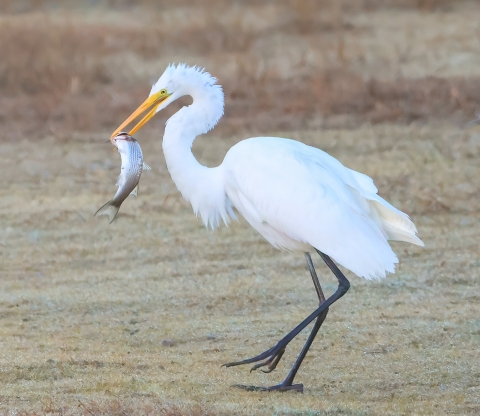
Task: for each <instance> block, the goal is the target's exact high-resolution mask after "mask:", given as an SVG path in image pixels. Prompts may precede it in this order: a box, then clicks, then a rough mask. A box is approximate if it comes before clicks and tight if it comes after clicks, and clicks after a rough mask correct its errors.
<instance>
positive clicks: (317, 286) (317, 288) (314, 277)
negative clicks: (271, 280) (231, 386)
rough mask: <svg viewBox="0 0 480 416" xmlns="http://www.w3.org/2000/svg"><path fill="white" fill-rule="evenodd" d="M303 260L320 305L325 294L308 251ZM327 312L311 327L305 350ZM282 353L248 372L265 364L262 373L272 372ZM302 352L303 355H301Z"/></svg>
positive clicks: (301, 359) (300, 356)
mask: <svg viewBox="0 0 480 416" xmlns="http://www.w3.org/2000/svg"><path fill="white" fill-rule="evenodd" d="M305 260H306V261H307V266H308V269H309V270H310V275H311V276H312V281H313V285H314V286H315V291H316V292H317V296H318V302H319V305H321V304H322V303H323V302H325V295H324V294H323V290H322V286H321V285H320V281H319V280H318V276H317V272H316V271H315V267H314V265H313V261H312V257H311V256H310V253H308V252H306V253H305ZM327 313H328V309H327V312H326V313H325V316H324V317H323V319H321V323H320V324H319V325H318V328H315V326H314V327H313V328H312V332H311V333H310V337H312V339H311V340H310V337H309V339H308V340H307V342H306V343H305V346H306V345H307V344H308V347H307V351H308V348H309V347H310V345H311V343H312V341H313V338H315V335H316V333H317V332H318V330H319V329H320V326H322V323H323V321H324V320H325V318H326V316H327ZM318 321H319V318H317V322H318ZM307 351H305V353H303V350H302V352H301V353H300V355H299V357H298V358H297V362H296V363H295V365H294V367H295V366H296V365H297V364H299V365H298V367H300V364H301V362H302V361H303V358H304V356H305V354H306V353H307ZM284 353H285V350H283V351H279V352H278V353H277V355H276V356H274V357H271V358H269V359H268V360H265V361H263V362H261V363H258V364H255V365H254V366H253V367H252V368H251V369H250V372H252V371H254V370H257V369H258V368H261V367H265V366H267V370H263V369H262V371H263V372H264V373H270V372H272V371H273V370H275V368H277V365H278V363H279V362H280V360H281V359H282V356H283V354H284ZM302 354H303V356H302ZM292 380H293V378H292Z"/></svg>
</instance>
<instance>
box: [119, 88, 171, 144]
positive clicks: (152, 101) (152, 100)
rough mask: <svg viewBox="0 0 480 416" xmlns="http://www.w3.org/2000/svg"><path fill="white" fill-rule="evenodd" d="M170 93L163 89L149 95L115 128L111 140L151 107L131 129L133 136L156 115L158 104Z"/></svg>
mask: <svg viewBox="0 0 480 416" xmlns="http://www.w3.org/2000/svg"><path fill="white" fill-rule="evenodd" d="M170 95H171V94H169V93H168V92H166V91H163V90H162V91H160V92H157V93H156V94H153V95H151V96H150V97H148V98H147V99H146V100H145V101H144V102H143V103H142V104H140V105H139V106H138V108H137V109H136V110H135V111H134V112H133V113H132V114H131V115H130V116H129V117H128V118H127V119H126V120H125V121H124V122H123V123H122V124H120V126H118V127H117V128H116V129H115V131H114V132H113V133H112V135H111V136H110V140H112V139H113V138H114V137H115V136H116V135H117V134H118V133H119V132H120V131H122V129H123V128H124V127H125V126H127V125H129V124H130V123H131V122H132V121H133V120H135V119H136V118H137V117H139V116H140V115H141V114H142V113H144V112H145V111H147V110H148V109H149V108H150V107H151V110H150V111H149V112H148V113H147V114H145V116H144V117H143V118H142V119H141V120H140V121H139V122H138V123H137V125H136V126H135V127H134V128H133V129H132V130H130V132H129V134H130V135H131V136H133V135H134V134H135V133H136V132H137V131H138V130H140V129H141V128H142V127H143V125H144V124H146V123H147V121H148V120H150V119H151V118H152V117H153V116H154V115H155V113H156V110H157V108H158V106H159V105H160V104H161V103H162V101H164V100H166V99H167V98H168V97H170Z"/></svg>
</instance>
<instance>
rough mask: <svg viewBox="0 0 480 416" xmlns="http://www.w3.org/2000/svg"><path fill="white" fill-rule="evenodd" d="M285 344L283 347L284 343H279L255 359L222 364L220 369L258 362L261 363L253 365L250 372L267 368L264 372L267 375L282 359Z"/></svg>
mask: <svg viewBox="0 0 480 416" xmlns="http://www.w3.org/2000/svg"><path fill="white" fill-rule="evenodd" d="M287 344H288V342H287V343H285V345H284V343H282V342H281V341H280V342H279V343H278V344H277V345H275V346H274V347H272V348H270V349H268V350H267V351H265V352H263V353H261V354H259V355H257V356H256V357H252V358H247V359H246V360H242V361H234V362H232V363H226V364H223V365H222V367H235V366H237V365H243V364H251V363H256V362H258V361H261V362H260V363H258V364H256V365H254V366H253V367H252V368H251V370H250V371H253V370H256V369H257V368H260V367H263V366H268V368H269V371H266V372H267V373H269V372H270V371H272V370H274V369H275V367H276V366H277V364H278V362H279V361H280V358H282V355H283V353H284V352H285V347H286V346H287ZM270 367H271V368H270Z"/></svg>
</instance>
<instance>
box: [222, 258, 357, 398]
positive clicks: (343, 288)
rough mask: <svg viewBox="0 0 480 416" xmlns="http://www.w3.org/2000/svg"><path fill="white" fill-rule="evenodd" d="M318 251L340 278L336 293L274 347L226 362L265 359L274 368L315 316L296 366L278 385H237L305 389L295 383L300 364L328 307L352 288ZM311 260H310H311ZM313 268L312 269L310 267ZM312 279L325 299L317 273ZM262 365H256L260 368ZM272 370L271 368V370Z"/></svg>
mask: <svg viewBox="0 0 480 416" xmlns="http://www.w3.org/2000/svg"><path fill="white" fill-rule="evenodd" d="M316 251H317V253H318V254H319V255H320V257H322V259H323V261H324V262H325V263H326V264H327V266H328V267H329V268H330V270H331V271H332V272H333V274H335V276H336V278H337V279H338V288H337V290H336V291H335V293H334V294H333V295H332V296H330V297H329V298H328V299H327V300H325V301H323V302H321V304H320V306H319V307H318V308H317V309H316V310H315V311H314V312H312V313H311V314H310V315H309V316H308V317H307V318H305V319H304V320H303V321H302V322H301V323H300V324H299V325H297V326H296V327H295V328H294V329H293V330H292V331H291V332H289V333H288V334H287V335H286V336H285V337H283V338H282V339H281V340H280V341H279V342H278V343H277V344H276V345H275V346H273V347H272V348H270V349H268V350H267V351H265V352H263V353H262V354H260V355H257V356H256V357H253V358H250V359H247V360H243V361H237V362H232V363H228V364H224V366H226V367H233V366H236V365H242V364H250V363H255V362H259V361H264V360H265V361H264V363H262V364H263V365H268V366H269V369H270V367H271V366H272V367H273V368H272V370H273V369H274V368H275V366H276V364H277V363H278V361H280V358H281V356H282V355H283V353H284V352H285V348H286V347H287V345H288V344H289V343H290V341H291V340H292V339H293V338H295V337H296V336H297V335H298V334H299V333H300V332H301V331H302V330H303V329H305V327H307V326H308V325H309V324H310V322H312V321H313V320H314V319H315V318H317V322H315V325H314V327H313V329H312V333H311V334H310V336H309V337H308V339H307V342H306V343H305V346H304V347H303V349H302V352H301V353H300V355H299V357H298V358H297V361H296V362H295V364H294V366H293V367H292V370H291V371H290V373H289V375H288V376H287V378H286V379H285V380H284V382H283V383H281V384H279V385H278V386H273V387H267V388H258V387H251V386H237V387H242V388H245V389H247V390H267V391H271V390H280V391H285V390H292V389H293V390H298V391H303V386H302V385H293V384H292V383H293V379H294V378H295V375H296V374H297V371H298V369H299V368H300V365H301V363H302V361H303V359H304V357H305V355H306V353H307V351H308V349H309V348H310V345H311V344H312V342H313V339H314V338H315V336H316V334H317V332H318V330H319V329H320V326H321V325H322V323H323V321H324V320H325V318H326V316H327V313H328V308H329V307H330V306H331V305H332V304H333V303H335V302H336V301H337V300H338V299H340V298H341V297H342V296H343V295H344V294H345V293H347V291H348V289H349V288H350V282H349V281H348V280H347V278H346V277H345V276H344V275H343V273H342V272H341V271H340V269H339V268H338V267H337V266H336V264H335V263H334V262H333V261H332V260H331V259H330V257H328V256H327V255H326V254H323V253H322V252H321V251H319V250H316ZM309 257H310V256H308V257H307V264H308V265H309V268H310V267H313V263H311V258H310V259H309ZM309 260H310V262H309ZM310 270H312V269H310ZM312 279H313V281H314V284H315V288H316V290H317V294H318V296H319V299H320V300H321V299H322V297H323V299H325V297H324V296H323V291H322V289H321V287H320V283H319V282H318V278H317V276H316V273H312ZM316 282H317V283H318V286H317V283H316ZM259 366H261V365H257V366H255V367H256V368H258V367H259ZM270 371H271V370H270Z"/></svg>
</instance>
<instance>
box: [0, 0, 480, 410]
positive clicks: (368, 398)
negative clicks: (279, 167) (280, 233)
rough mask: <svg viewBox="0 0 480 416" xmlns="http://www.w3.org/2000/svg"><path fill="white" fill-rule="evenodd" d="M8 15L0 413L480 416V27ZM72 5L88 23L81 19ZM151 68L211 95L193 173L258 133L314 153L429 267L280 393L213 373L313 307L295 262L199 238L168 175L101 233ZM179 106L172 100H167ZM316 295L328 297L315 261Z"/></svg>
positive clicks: (361, 5)
mask: <svg viewBox="0 0 480 416" xmlns="http://www.w3.org/2000/svg"><path fill="white" fill-rule="evenodd" d="M78 4H81V3H75V2H73V1H72V2H69V1H66V2H55V1H48V0H45V1H41V0H36V1H34V0H30V1H24V2H17V1H13V0H12V1H7V0H6V1H4V2H2V4H1V5H0V11H1V14H0V39H1V41H0V53H1V56H2V63H0V93H1V94H0V123H1V126H2V128H1V129H0V164H1V177H2V187H1V188H0V230H1V232H0V266H1V267H0V414H4V415H14V414H15V415H17V414H18V415H43V414H50V415H144V414H150V415H156V414H160V415H169V416H173V415H213V416H216V415H237V414H238V415H257V414H258V415H263V414H268V415H277V416H280V415H282V416H287V415H288V416H294V415H295V416H307V415H308V416H311V415H339V416H340V415H349V416H357V415H358V416H359V415H411V414H419V415H430V414H431V415H443V414H458V415H466V414H477V413H480V352H479V348H478V345H479V341H480V319H479V316H478V310H479V301H480V295H479V293H480V292H479V287H480V258H479V249H480V246H479V237H478V236H479V235H480V223H479V217H480V211H479V207H480V192H479V182H478V178H479V177H480V159H479V158H480V127H466V123H467V122H468V121H469V120H471V119H473V118H475V117H476V115H477V112H478V113H480V58H479V57H478V47H479V40H480V25H479V23H478V22H479V16H480V5H478V3H477V2H474V1H472V2H469V1H453V0H452V1H446V0H423V1H422V0H416V1H413V0H412V1H409V0H390V1H383V2H382V1H375V0H371V1H368V0H365V1H359V2H347V1H344V2H343V3H342V2H335V1H326V0H318V1H309V0H304V1H293V0H292V1H279V2H269V1H258V2H250V1H242V2H235V3H229V2H226V1H225V2H218V3H215V2H213V0H211V1H210V2H207V1H205V2H200V1H196V2H187V1H173V0H172V1H165V2H159V3H157V2H154V1H148V0H144V1H138V2H135V1H118V2H114V1H105V2H99V3H98V4H97V5H95V6H94V5H93V4H94V3H90V2H89V3H87V2H85V5H84V6H79V5H78ZM87 4H88V6H87ZM169 62H187V63H189V64H199V65H202V66H205V67H206V68H207V70H209V71H210V72H211V73H212V74H213V75H215V76H217V77H218V78H219V81H220V83H222V85H223V86H224V89H225V92H226V114H225V117H224V119H222V121H221V122H220V124H219V126H218V127H217V128H216V129H215V130H213V131H212V132H211V133H209V134H208V135H206V136H205V137H201V138H199V139H198V140H197V141H196V142H195V145H194V149H193V150H194V153H195V154H196V156H197V157H198V159H199V160H200V161H201V162H202V163H204V164H205V165H208V166H215V165H218V164H219V163H221V161H222V158H223V156H224V155H225V153H226V151H227V150H228V149H229V148H230V147H231V146H232V145H233V144H235V143H237V142H238V141H239V140H241V139H243V138H246V137H251V136H254V135H276V136H281V137H290V138H293V139H296V140H300V141H302V142H304V143H307V144H310V145H314V146H317V147H319V148H321V149H323V150H325V151H327V152H329V153H330V154H332V155H333V156H335V157H337V158H338V159H339V160H341V161H342V163H344V164H345V165H347V166H349V167H351V168H353V169H356V170H359V171H361V172H364V173H366V174H368V175H370V176H371V177H372V178H373V179H374V180H375V183H376V185H377V186H378V188H379V192H380V194H381V195H382V196H383V197H385V198H386V199H388V200H389V201H390V202H392V203H393V204H394V205H395V206H397V207H398V208H400V209H402V210H403V211H405V212H407V213H408V214H409V215H410V216H411V217H412V219H413V220H414V221H415V223H416V225H417V228H418V230H419V236H420V237H421V238H422V239H423V241H424V242H425V248H419V247H416V246H412V245H409V244H405V243H392V246H393V247H394V250H395V251H396V253H397V254H398V256H399V259H400V264H399V265H398V269H397V272H396V274H394V275H389V276H388V277H387V279H385V280H384V281H382V282H366V281H364V280H361V279H359V278H357V277H355V276H354V275H352V274H351V273H349V272H348V271H345V273H346V275H347V277H348V278H349V279H350V281H351V283H352V287H351V289H350V291H349V292H348V294H347V295H346V296H345V297H344V298H342V299H341V300H340V301H339V302H338V303H336V304H335V305H334V306H333V307H332V308H331V309H330V312H329V315H328V317H327V319H326V321H325V324H324V326H323V327H322V330H321V332H320V334H319V336H318V337H317V339H316V340H315V342H314V344H313V346H312V348H311V350H310V352H309V354H308V355H307V358H306V360H305V362H304V364H303V366H302V368H301V370H300V372H299V374H298V376H297V382H301V383H304V385H305V392H304V394H298V393H294V392H288V393H260V392H246V391H242V390H239V389H235V388H232V387H230V386H231V385H233V384H237V383H240V384H254V385H272V384H276V383H278V382H280V381H282V380H283V378H284V377H285V375H286V374H287V372H288V370H289V369H290V366H291V364H292V363H293V361H294V360H295V357H296V354H298V352H299V351H300V349H301V346H302V345H303V342H304V341H305V339H306V337H307V335H308V334H307V333H306V332H305V333H302V334H300V336H299V337H297V338H298V339H297V340H295V341H294V342H292V343H291V345H290V346H289V348H288V349H287V352H286V354H285V357H284V359H283V360H282V361H281V363H280V365H279V366H278V368H277V370H276V371H274V372H272V373H270V374H264V373H262V372H260V371H257V372H252V373H250V372H249V367H248V366H245V367H233V368H222V367H221V365H222V364H223V363H226V362H229V361H233V360H237V359H243V358H248V357H251V356H253V355H255V354H257V353H260V352H262V351H264V350H265V349H266V348H268V347H270V346H272V345H273V344H275V343H276V342H277V341H278V340H279V339H280V338H281V337H282V336H283V335H284V334H285V333H287V332H288V331H289V330H290V329H292V328H293V327H294V326H295V325H296V324H298V323H299V322H300V321H301V320H302V319H303V318H304V317H306V316H307V315H308V314H309V313H310V312H311V311H313V310H314V308H315V307H316V295H315V291H314V289H313V285H312V283H311V279H310V276H309V273H308V271H307V269H306V266H305V263H304V259H303V256H302V255H299V254H285V253H282V252H279V251H276V250H275V249H273V248H272V247H271V246H270V245H269V244H268V243H267V242H265V241H264V240H263V239H262V238H261V237H260V236H259V235H258V234H256V232H255V231H253V230H252V229H251V228H250V227H249V226H248V224H246V223H245V221H243V220H240V221H239V222H238V223H237V222H234V223H232V224H231V225H230V226H229V227H228V228H227V227H221V228H219V229H217V230H215V231H211V230H207V229H205V228H204V226H203V225H202V223H201V221H200V220H199V219H196V218H195V216H194V215H193V213H192V210H191V207H190V206H189V205H188V204H187V203H186V202H185V201H183V200H182V198H181V196H180V195H179V194H178V192H177V191H176V188H175V185H174V184H173V183H172V181H171V179H170V176H169V173H168V171H167V169H166V166H165V161H164V159H163V154H162V149H161V136H162V133H163V125H164V123H165V120H166V119H167V117H169V116H170V115H171V114H173V112H174V111H175V110H176V109H178V108H179V105H176V106H175V108H173V109H168V110H166V111H165V112H164V114H160V115H157V116H156V118H155V119H154V120H153V121H152V122H150V123H149V124H150V126H147V127H145V128H144V129H142V131H140V132H139V133H138V134H137V135H136V137H137V138H138V140H139V142H140V143H141V145H142V149H143V152H144V155H145V161H146V162H147V163H148V164H149V165H150V166H151V167H152V171H150V172H146V173H144V175H143V176H142V180H141V187H140V193H139V196H138V198H136V199H135V198H128V199H127V200H126V201H125V203H124V204H123V205H122V208H121V210H120V214H119V217H118V218H117V219H116V220H115V221H114V222H113V223H112V224H111V225H109V224H108V221H107V219H106V218H105V217H100V218H98V217H93V213H94V212H95V211H96V209H98V208H99V207H100V206H101V205H102V204H104V203H105V202H106V201H107V200H108V199H110V198H111V197H112V196H113V194H114V191H115V187H114V184H115V181H116V177H117V175H118V171H119V165H120V161H119V157H118V154H117V153H116V152H114V151H113V150H112V146H111V145H109V144H108V143H105V141H106V140H107V138H108V137H109V134H110V133H111V131H113V130H114V129H115V128H116V127H117V125H119V124H120V122H121V121H123V120H124V119H125V117H126V116H128V115H129V114H130V113H131V111H133V110H134V109H135V108H136V107H137V105H138V104H139V103H140V102H141V101H142V100H143V99H144V98H145V96H146V94H148V91H149V88H150V85H151V83H152V81H154V80H155V79H156V77H158V76H159V75H160V74H161V73H162V71H163V69H164V67H165V65H166V64H167V63H169ZM181 101H182V102H181V104H183V105H185V104H188V100H181ZM314 260H315V264H316V265H317V266H318V267H317V270H318V272H319V276H320V280H321V282H322V285H323V287H324V289H325V291H326V292H327V293H328V294H330V293H332V292H333V291H334V290H335V289H336V279H335V278H334V277H333V276H332V275H331V273H330V272H329V271H328V269H327V268H326V266H324V265H322V264H321V260H320V259H318V258H315V259H314Z"/></svg>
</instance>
